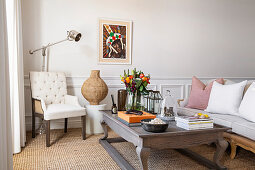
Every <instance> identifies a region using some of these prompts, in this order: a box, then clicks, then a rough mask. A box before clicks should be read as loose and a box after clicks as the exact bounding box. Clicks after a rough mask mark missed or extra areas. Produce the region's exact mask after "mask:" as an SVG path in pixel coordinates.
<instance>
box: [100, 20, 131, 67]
mask: <svg viewBox="0 0 255 170" xmlns="http://www.w3.org/2000/svg"><path fill="white" fill-rule="evenodd" d="M131 38H132V22H131V21H119V20H109V19H99V63H100V64H131V42H132V40H131Z"/></svg>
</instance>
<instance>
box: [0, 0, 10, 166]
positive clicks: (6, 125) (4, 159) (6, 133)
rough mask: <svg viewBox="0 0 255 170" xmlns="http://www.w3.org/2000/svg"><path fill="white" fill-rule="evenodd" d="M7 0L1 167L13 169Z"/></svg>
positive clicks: (0, 87) (0, 5) (0, 93)
mask: <svg viewBox="0 0 255 170" xmlns="http://www.w3.org/2000/svg"><path fill="white" fill-rule="evenodd" d="M5 11H6V8H5V0H0V49H1V50H0V80H1V83H0V169H6V170H11V169H12V139H11V134H12V133H11V111H10V94H9V91H10V90H9V68H8V66H9V63H8V45H7V28H6V12H5Z"/></svg>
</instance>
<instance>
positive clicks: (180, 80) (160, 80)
mask: <svg viewBox="0 0 255 170" xmlns="http://www.w3.org/2000/svg"><path fill="white" fill-rule="evenodd" d="M88 78H89V76H67V77H66V79H67V91H68V94H71V95H76V96H78V98H79V102H80V103H81V105H82V106H85V105H87V104H88V102H87V101H86V100H85V99H84V98H83V96H82V94H81V87H82V85H83V82H84V81H85V80H87V79H88ZM101 78H102V79H103V80H104V81H105V83H106V84H107V86H108V89H109V91H108V95H107V96H106V98H105V99H104V100H103V101H102V102H101V103H104V104H107V109H109V110H110V108H111V105H112V103H111V94H113V95H114V99H115V101H117V91H118V90H119V89H124V88H125V86H124V84H121V83H120V78H119V77H118V76H105V77H104V76H103V77H101ZM215 78H216V77H199V79H201V80H202V81H204V82H206V81H208V80H211V79H215ZM225 79H229V80H232V81H234V82H240V81H243V80H255V77H225ZM191 82H192V77H153V78H152V79H151V84H149V85H148V89H151V90H158V91H160V92H161V94H162V96H163V97H164V95H165V94H166V90H170V92H172V94H173V95H174V96H175V97H176V98H184V97H188V96H189V92H190V88H191ZM24 88H25V107H26V128H27V130H28V131H30V130H31V115H32V109H31V91H30V83H29V76H28V75H25V76H24ZM80 124H81V123H80V119H79V118H77V119H75V118H70V120H69V124H68V127H70V128H77V127H80ZM39 125H40V120H37V121H36V126H37V127H38V126H39ZM87 126H89V125H87ZM51 127H52V129H59V128H61V129H62V128H63V127H64V120H56V121H52V124H51Z"/></svg>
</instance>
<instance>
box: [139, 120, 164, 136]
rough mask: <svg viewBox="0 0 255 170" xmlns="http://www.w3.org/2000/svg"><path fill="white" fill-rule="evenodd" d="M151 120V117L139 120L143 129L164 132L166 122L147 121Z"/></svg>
mask: <svg viewBox="0 0 255 170" xmlns="http://www.w3.org/2000/svg"><path fill="white" fill-rule="evenodd" d="M151 120H152V119H143V120H141V125H142V128H143V129H144V130H145V131H148V132H154V133H160V132H164V131H165V130H166V129H167V128H168V123H166V124H150V123H149V122H150V121H151Z"/></svg>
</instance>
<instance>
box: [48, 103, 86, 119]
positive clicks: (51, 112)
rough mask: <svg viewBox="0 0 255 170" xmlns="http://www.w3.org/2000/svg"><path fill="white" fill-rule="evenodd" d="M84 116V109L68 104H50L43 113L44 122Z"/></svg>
mask: <svg viewBox="0 0 255 170" xmlns="http://www.w3.org/2000/svg"><path fill="white" fill-rule="evenodd" d="M84 115H86V112H85V108H83V107H80V106H74V105H69V104H50V105H47V109H46V112H45V113H44V119H45V120H53V119H62V118H69V117H77V116H84Z"/></svg>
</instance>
